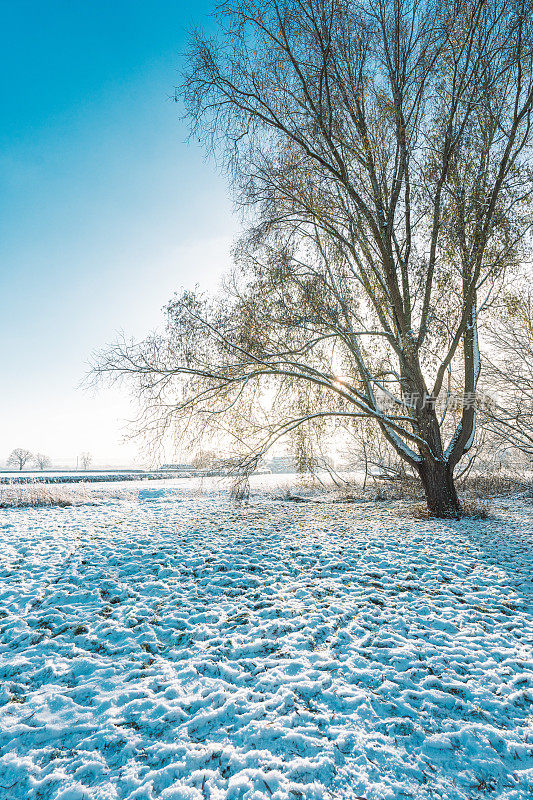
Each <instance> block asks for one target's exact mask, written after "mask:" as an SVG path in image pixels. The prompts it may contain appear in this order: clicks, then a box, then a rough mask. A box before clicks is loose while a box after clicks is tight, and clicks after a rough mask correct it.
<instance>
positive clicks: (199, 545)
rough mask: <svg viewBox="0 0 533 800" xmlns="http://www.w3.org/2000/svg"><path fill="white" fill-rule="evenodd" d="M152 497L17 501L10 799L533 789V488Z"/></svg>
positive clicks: (228, 798)
mask: <svg viewBox="0 0 533 800" xmlns="http://www.w3.org/2000/svg"><path fill="white" fill-rule="evenodd" d="M138 489H139V487H138V485H137V490H138ZM125 497H127V495H125ZM139 498H140V500H139V501H138V502H135V501H133V500H132V499H131V498H129V499H124V498H121V497H116V498H115V499H113V500H110V501H109V502H108V503H107V504H100V505H94V506H82V507H74V508H68V509H62V508H46V509H27V510H21V509H13V510H7V511H2V512H0V536H1V544H0V558H1V562H0V607H1V611H0V616H1V618H2V619H1V620H0V625H1V646H0V676H1V683H0V686H1V688H0V693H1V698H0V703H1V707H0V715H1V728H0V797H1V798H2V800H4V799H5V800H10V798H18V799H22V798H24V800H25V799H26V798H28V800H49V799H50V800H51V799H53V800H89V798H93V799H94V800H115V799H117V800H118V799H119V798H120V800H126V799H127V800H153V799H155V798H161V800H313V799H314V798H317V799H318V798H320V800H322V798H324V799H325V800H329V799H330V798H339V800H355V798H366V799H367V800H378V799H381V798H390V799H391V800H392V799H394V800H396V798H398V799H399V800H403V799H404V798H427V799H428V800H430V798H433V799H436V798H446V800H455V798H480V797H497V798H505V800H519V799H520V800H525V798H528V799H529V800H531V798H532V797H533V716H532V713H533V708H532V701H533V655H532V650H531V644H532V641H533V614H532V607H531V599H532V588H531V580H532V577H533V557H532V549H531V542H532V539H533V535H532V531H533V505H531V503H530V504H529V505H528V504H527V503H526V502H525V501H524V502H518V501H514V502H512V501H501V502H499V503H497V504H496V506H495V511H496V519H493V520H490V521H483V522H474V521H461V522H441V521H420V520H415V519H409V518H402V517H401V516H400V515H399V513H398V506H397V505H395V504H381V505H378V504H370V503H365V504H351V505H350V504H336V505H322V504H320V505H319V504H307V503H298V504H294V503H282V502H277V501H275V500H272V499H269V498H268V497H267V496H266V495H261V496H259V497H258V498H257V499H255V500H252V502H251V503H250V505H249V506H248V507H243V508H236V507H235V506H233V505H232V504H231V503H230V502H229V500H228V498H227V496H226V495H225V494H224V493H222V492H218V493H217V492H213V493H212V494H211V495H208V496H199V495H195V494H194V493H192V492H191V491H190V490H187V489H186V488H184V487H182V488H180V487H179V486H177V485H176V486H174V487H171V486H165V487H164V488H160V487H154V486H149V487H147V488H142V489H141V490H140V492H139Z"/></svg>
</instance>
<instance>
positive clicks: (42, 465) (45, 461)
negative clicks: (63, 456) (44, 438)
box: [33, 453, 52, 470]
mask: <svg viewBox="0 0 533 800" xmlns="http://www.w3.org/2000/svg"><path fill="white" fill-rule="evenodd" d="M33 460H34V461H35V464H36V466H37V467H38V468H39V469H40V470H45V469H48V468H49V467H50V465H51V463H52V462H51V461H50V459H49V458H48V456H45V455H43V453H37V454H36V455H35V456H34V457H33Z"/></svg>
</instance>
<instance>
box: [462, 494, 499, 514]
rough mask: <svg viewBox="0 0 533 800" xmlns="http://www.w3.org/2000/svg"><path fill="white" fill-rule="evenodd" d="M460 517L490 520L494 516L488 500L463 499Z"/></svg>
mask: <svg viewBox="0 0 533 800" xmlns="http://www.w3.org/2000/svg"><path fill="white" fill-rule="evenodd" d="M461 510H462V514H461V516H462V517H469V518H470V519H492V517H493V516H494V515H493V513H492V508H491V505H490V503H489V501H488V500H477V499H474V500H471V499H468V498H467V499H465V500H463V501H462V503H461Z"/></svg>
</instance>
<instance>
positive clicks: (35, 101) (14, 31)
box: [0, 0, 237, 463]
mask: <svg viewBox="0 0 533 800" xmlns="http://www.w3.org/2000/svg"><path fill="white" fill-rule="evenodd" d="M211 7H212V6H211V3H208V2H200V3H196V4H195V5H194V6H192V5H190V4H186V3H181V2H170V0H151V1H150V2H147V1H146V0H107V2H104V1H103V0H91V2H86V1H84V2H82V0H70V2H59V1H58V0H47V2H42V0H40V2H38V1H37V0H31V1H30V0H16V2H14V1H13V0H9V1H7V0H0V13H1V17H2V18H1V25H0V45H1V49H0V53H1V56H0V57H1V58H2V59H3V61H4V63H3V65H2V70H1V79H0V80H1V88H0V116H1V123H2V124H1V125H0V139H1V142H0V182H1V186H2V188H1V194H0V197H1V200H0V203H1V209H0V358H1V365H2V366H1V375H2V393H1V395H0V407H1V414H0V463H1V462H2V461H3V460H4V459H5V458H6V457H7V455H8V453H9V452H10V450H11V449H12V448H13V447H17V446H22V447H27V448H29V449H30V450H33V451H41V452H45V453H48V454H49V455H50V456H52V457H53V458H54V459H58V460H61V461H67V460H68V459H71V460H72V459H74V460H75V458H76V455H77V454H78V453H79V452H81V451H83V450H89V451H91V452H92V453H93V454H94V456H95V460H97V461H99V462H104V461H107V462H110V463H117V462H121V461H122V462H123V461H126V462H128V461H130V460H131V459H132V458H134V457H135V455H136V453H135V447H133V446H132V445H124V444H122V443H121V437H122V433H123V430H124V420H125V419H126V418H127V417H128V415H129V414H131V410H130V409H129V406H128V402H127V400H126V398H125V396H124V395H123V394H121V393H119V392H117V391H110V390H106V391H103V392H101V393H99V394H98V395H96V396H93V395H91V394H88V393H87V392H84V391H82V390H80V389H79V388H77V387H78V385H79V383H80V381H81V380H82V378H83V376H84V374H85V372H86V369H87V360H88V358H89V356H90V354H91V352H92V351H93V350H94V349H95V348H99V347H101V346H103V345H104V344H105V343H106V342H109V341H111V340H112V339H113V338H114V337H115V335H116V333H117V331H120V330H124V331H125V332H127V333H131V334H133V335H135V336H142V335H143V334H144V333H146V332H147V331H148V330H149V329H151V328H153V327H155V326H156V325H157V324H158V322H160V321H161V319H162V317H161V307H162V306H163V305H164V303H165V302H166V301H167V300H168V299H169V298H170V296H171V295H172V293H173V292H174V291H176V290H179V289H180V288H181V287H183V286H188V287H190V286H193V285H194V284H195V283H200V284H201V285H205V286H208V287H212V286H213V285H215V284H216V281H217V280H218V279H219V277H220V275H221V273H222V271H223V270H224V269H225V267H227V265H228V264H229V257H228V251H229V247H230V244H231V240H232V238H233V236H234V235H235V232H236V230H237V222H236V219H235V218H234V217H233V215H232V208H231V202H230V198H229V192H228V189H227V186H226V183H225V181H224V179H223V177H221V176H220V175H219V174H218V173H217V171H216V169H215V166H214V165H213V163H212V162H210V161H206V159H205V157H204V154H203V152H202V150H201V149H200V147H199V146H198V145H197V144H188V143H186V137H187V129H186V126H185V125H184V123H183V122H182V121H181V120H180V109H179V107H178V106H177V105H176V104H175V103H174V102H173V101H172V95H173V91H174V86H175V85H176V83H177V81H178V75H179V69H180V64H181V53H182V52H183V49H184V44H185V38H186V30H187V28H189V27H190V26H191V25H194V24H200V25H202V24H205V23H206V22H207V23H208V14H209V11H210V9H211Z"/></svg>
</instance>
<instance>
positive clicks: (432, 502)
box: [418, 459, 461, 519]
mask: <svg viewBox="0 0 533 800" xmlns="http://www.w3.org/2000/svg"><path fill="white" fill-rule="evenodd" d="M418 472H419V475H420V480H421V481H422V486H423V487H424V493H425V495H426V502H427V506H428V511H429V513H430V515H431V516H432V517H443V518H445V519H459V517H460V516H461V504H460V503H459V499H458V497H457V492H456V489H455V484H454V482H453V470H451V469H450V468H449V467H448V465H447V464H445V463H444V462H443V461H435V460H433V459H425V460H424V461H423V462H422V464H421V465H420V467H419V470H418Z"/></svg>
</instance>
